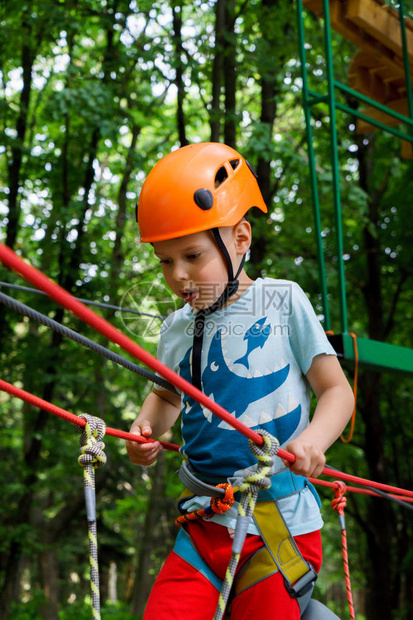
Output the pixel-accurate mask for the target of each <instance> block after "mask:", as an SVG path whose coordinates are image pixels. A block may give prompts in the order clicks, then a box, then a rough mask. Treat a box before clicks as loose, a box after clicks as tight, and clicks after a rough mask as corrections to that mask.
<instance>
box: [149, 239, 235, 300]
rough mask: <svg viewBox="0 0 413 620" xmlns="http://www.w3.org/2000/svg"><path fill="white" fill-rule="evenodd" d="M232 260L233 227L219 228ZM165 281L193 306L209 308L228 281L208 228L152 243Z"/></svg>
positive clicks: (220, 254) (224, 267) (219, 253)
mask: <svg viewBox="0 0 413 620" xmlns="http://www.w3.org/2000/svg"><path fill="white" fill-rule="evenodd" d="M220 230H221V231H222V233H223V234H222V236H223V238H224V243H225V245H226V247H227V249H228V252H229V254H230V256H231V259H232V260H233V261H234V260H236V252H235V246H234V244H233V243H232V242H231V239H232V236H233V235H232V228H228V229H227V228H224V229H220ZM153 247H154V251H155V254H156V256H157V257H158V258H159V260H160V263H161V266H162V271H163V275H164V278H165V281H166V284H167V285H168V286H169V288H170V289H171V290H172V291H173V292H174V293H175V294H176V295H178V297H181V299H184V300H185V301H186V302H187V303H188V304H189V305H190V306H192V308H194V309H196V310H200V309H201V308H208V306H210V305H211V304H212V303H214V301H216V300H217V299H218V297H219V296H220V295H221V293H222V292H223V291H224V289H225V287H226V285H227V283H228V269H227V266H226V263H225V260H224V257H223V255H222V253H221V251H220V250H219V248H218V246H217V244H216V242H215V240H214V237H213V235H212V232H211V231H205V232H200V233H194V234H193V235H187V236H185V237H179V238H177V239H170V240H168V241H157V242H156V243H154V244H153Z"/></svg>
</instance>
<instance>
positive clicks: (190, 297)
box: [180, 290, 198, 303]
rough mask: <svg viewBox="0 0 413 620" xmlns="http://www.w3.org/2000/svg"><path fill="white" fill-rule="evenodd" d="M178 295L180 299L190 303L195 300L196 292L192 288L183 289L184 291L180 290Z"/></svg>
mask: <svg viewBox="0 0 413 620" xmlns="http://www.w3.org/2000/svg"><path fill="white" fill-rule="evenodd" d="M180 295H181V297H182V299H184V300H185V301H186V302H187V303H191V302H193V301H195V299H196V297H197V295H198V294H197V292H196V291H193V290H184V291H180Z"/></svg>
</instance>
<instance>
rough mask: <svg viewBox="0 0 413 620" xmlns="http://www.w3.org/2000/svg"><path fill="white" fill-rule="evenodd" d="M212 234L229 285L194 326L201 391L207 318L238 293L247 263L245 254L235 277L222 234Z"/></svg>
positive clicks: (194, 369)
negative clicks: (241, 276) (224, 262)
mask: <svg viewBox="0 0 413 620" xmlns="http://www.w3.org/2000/svg"><path fill="white" fill-rule="evenodd" d="M212 233H213V235H214V237H215V241H216V242H217V244H218V247H219V249H220V250H221V252H222V254H223V255H224V258H225V261H226V263H227V267H228V284H227V285H226V287H225V289H224V290H223V292H222V293H221V295H220V296H219V297H218V299H216V300H215V301H214V303H213V304H211V305H210V306H209V307H208V308H202V309H201V310H199V311H198V312H197V314H196V317H195V325H194V340H193V346H192V384H193V385H194V386H195V387H197V388H198V389H199V390H202V381H201V357H202V344H203V340H204V329H205V318H206V317H207V316H209V315H210V314H212V313H213V312H216V311H217V310H220V309H221V308H222V306H224V305H225V303H226V302H227V301H228V299H230V297H232V296H233V295H235V293H236V292H237V291H238V287H239V280H238V276H239V274H240V273H241V271H242V268H243V266H244V263H245V254H244V256H243V257H242V260H241V263H240V265H239V267H238V271H237V273H236V274H235V276H234V269H233V266H232V260H231V257H230V255H229V252H228V250H227V248H226V246H225V243H224V242H223V240H222V237H221V233H220V232H219V229H218V228H213V229H212Z"/></svg>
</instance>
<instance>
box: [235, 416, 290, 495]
mask: <svg viewBox="0 0 413 620" xmlns="http://www.w3.org/2000/svg"><path fill="white" fill-rule="evenodd" d="M256 432H257V433H258V434H259V435H261V436H262V438H263V440H264V441H263V443H262V444H261V445H260V446H259V445H258V444H256V443H254V442H253V441H252V440H251V439H250V440H249V446H250V450H251V452H252V453H253V455H254V456H255V457H256V458H257V461H258V463H257V466H256V469H255V470H253V471H251V470H249V471H248V470H247V471H246V472H245V475H244V480H243V483H242V485H241V486H240V491H242V492H244V491H251V492H254V491H255V492H257V493H258V491H259V490H261V489H268V488H269V487H270V486H271V480H270V479H269V477H268V474H269V473H270V471H271V468H272V465H273V461H274V459H273V457H274V456H275V455H276V454H277V452H278V448H279V447H280V443H279V441H278V439H277V438H276V437H273V435H271V434H270V433H269V432H268V431H266V430H264V429H262V428H260V429H258V430H257V431H256Z"/></svg>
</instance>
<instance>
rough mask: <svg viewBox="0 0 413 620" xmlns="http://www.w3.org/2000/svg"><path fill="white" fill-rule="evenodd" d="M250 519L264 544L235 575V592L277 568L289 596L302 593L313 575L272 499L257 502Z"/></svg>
mask: <svg viewBox="0 0 413 620" xmlns="http://www.w3.org/2000/svg"><path fill="white" fill-rule="evenodd" d="M254 520H255V523H256V525H257V527H258V529H259V532H260V534H261V538H262V539H263V541H264V544H265V547H263V548H262V549H260V550H259V551H257V553H255V555H253V557H252V558H251V560H250V561H249V562H248V563H247V564H246V565H245V566H243V568H242V570H241V571H240V573H239V575H238V576H237V581H236V586H235V593H236V595H238V594H240V593H241V592H243V591H244V590H246V589H247V588H249V587H251V586H253V585H254V584H256V583H258V582H259V581H261V580H262V579H265V578H266V577H269V576H270V575H273V574H274V573H276V572H277V570H279V571H280V573H281V574H282V575H283V577H284V582H285V586H286V588H287V590H288V592H289V594H290V595H291V596H293V597H297V596H301V595H302V594H304V593H305V592H306V591H307V590H308V589H309V588H310V587H312V584H313V583H314V581H315V580H316V578H317V574H316V573H315V571H314V570H313V569H312V567H311V566H310V565H309V564H308V563H307V562H306V561H305V560H304V558H303V557H302V555H301V553H300V550H299V549H298V547H297V544H296V542H295V540H294V538H293V537H292V536H291V534H290V531H289V529H288V528H287V526H286V524H285V521H284V519H283V517H282V515H281V513H280V511H279V509H278V506H277V504H276V503H275V502H271V501H270V502H259V503H257V504H256V506H255V511H254Z"/></svg>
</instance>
